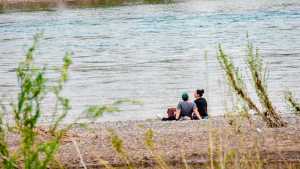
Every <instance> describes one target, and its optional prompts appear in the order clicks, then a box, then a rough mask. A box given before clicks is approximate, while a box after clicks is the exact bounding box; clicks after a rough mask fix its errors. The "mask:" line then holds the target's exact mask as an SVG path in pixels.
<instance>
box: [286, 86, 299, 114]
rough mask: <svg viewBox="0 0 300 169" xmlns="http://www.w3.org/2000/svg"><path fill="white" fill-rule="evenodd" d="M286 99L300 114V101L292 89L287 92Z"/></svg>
mask: <svg viewBox="0 0 300 169" xmlns="http://www.w3.org/2000/svg"><path fill="white" fill-rule="evenodd" d="M285 100H286V102H287V104H288V106H289V107H290V109H291V110H292V111H293V112H294V113H295V114H296V115H300V102H299V101H298V100H297V99H296V98H295V96H294V95H293V93H292V92H291V91H286V92H285Z"/></svg>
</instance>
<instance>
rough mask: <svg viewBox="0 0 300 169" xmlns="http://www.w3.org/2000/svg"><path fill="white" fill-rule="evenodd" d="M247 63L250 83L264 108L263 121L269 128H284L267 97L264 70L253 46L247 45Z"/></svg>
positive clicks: (277, 112) (284, 124) (283, 123)
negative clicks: (250, 78) (250, 77)
mask: <svg viewBox="0 0 300 169" xmlns="http://www.w3.org/2000/svg"><path fill="white" fill-rule="evenodd" d="M247 63H248V67H249V70H250V72H251V75H252V82H253V85H254V87H255V90H256V94H257V96H258V98H259V100H260V103H261V105H262V106H263V107H264V109H265V110H264V111H263V115H262V117H263V119H264V121H265V122H266V123H267V125H268V126H269V127H284V126H286V123H285V122H284V121H283V120H282V118H281V117H280V115H279V111H277V110H276V109H275V107H274V106H273V104H272V101H271V99H270V97H269V95H268V90H267V84H266V72H267V71H266V68H265V66H264V64H263V61H262V58H261V57H260V55H259V54H258V50H257V49H256V52H255V54H254V49H253V45H252V44H251V43H248V57H247Z"/></svg>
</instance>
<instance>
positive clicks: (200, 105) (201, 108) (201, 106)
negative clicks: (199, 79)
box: [194, 89, 208, 118]
mask: <svg viewBox="0 0 300 169" xmlns="http://www.w3.org/2000/svg"><path fill="white" fill-rule="evenodd" d="M203 94H204V90H203V89H202V90H196V91H195V98H196V99H195V101H194V102H195V104H196V106H197V109H198V112H199V114H200V116H201V118H208V113H207V102H206V99H205V98H203V97H202V96H203Z"/></svg>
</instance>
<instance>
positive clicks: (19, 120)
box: [0, 34, 72, 169]
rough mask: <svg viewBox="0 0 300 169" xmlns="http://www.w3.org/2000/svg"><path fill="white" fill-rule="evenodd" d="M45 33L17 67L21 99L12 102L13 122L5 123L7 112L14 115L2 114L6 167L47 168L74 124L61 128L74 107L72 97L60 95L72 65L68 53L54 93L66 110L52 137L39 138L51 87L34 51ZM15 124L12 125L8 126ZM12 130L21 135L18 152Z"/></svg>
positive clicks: (2, 142) (3, 157)
mask: <svg viewBox="0 0 300 169" xmlns="http://www.w3.org/2000/svg"><path fill="white" fill-rule="evenodd" d="M40 37H41V34H37V35H35V37H34V42H33V44H32V46H31V47H30V48H29V50H28V51H27V53H26V56H25V59H24V60H23V61H22V62H21V63H20V64H19V66H18V68H17V69H16V73H17V78H18V86H19V93H18V100H17V102H16V103H12V104H11V105H12V114H13V117H12V119H13V123H12V124H8V123H6V124H4V123H3V116H4V115H3V114H4V113H5V115H8V116H9V115H10V113H9V112H5V111H6V110H5V109H4V108H3V109H2V110H3V114H2V115H3V116H1V128H0V133H1V136H0V139H1V143H0V144H1V145H0V146H1V147H0V148H1V149H0V155H1V159H2V164H3V167H4V168H25V169H44V168H49V165H50V163H51V162H52V160H53V158H54V155H55V154H56V152H57V150H58V148H59V144H60V141H61V139H62V137H63V135H64V133H65V132H67V131H68V129H69V128H70V125H67V127H64V128H59V129H58V126H59V124H60V123H61V121H62V120H63V119H64V117H65V116H66V114H67V113H68V110H69V109H70V105H69V100H68V99H67V98H65V97H63V96H61V95H60V92H61V90H62V89H63V85H64V83H65V82H66V81H67V80H68V70H69V66H70V65H71V63H72V61H71V55H70V54H66V55H65V57H64V60H63V61H64V64H63V67H62V68H61V75H60V79H59V81H58V84H57V88H56V90H55V92H54V94H55V96H56V97H57V100H58V105H59V106H60V107H61V108H62V111H63V113H59V114H60V115H59V116H58V118H56V119H54V120H53V126H52V127H51V133H52V134H51V137H50V138H49V139H46V140H45V139H43V140H41V138H40V137H39V133H40V132H42V131H41V130H40V128H39V126H38V123H39V119H40V118H41V116H43V115H44V114H43V113H44V112H43V110H42V109H41V103H42V102H43V100H44V98H45V97H46V95H47V94H48V93H50V92H51V90H47V81H48V79H47V78H46V77H45V71H46V69H45V68H40V67H37V66H36V65H35V64H34V52H35V50H36V47H37V44H38V41H39V39H40ZM10 125H13V126H12V127H8V126H10ZM9 132H11V133H14V134H16V135H19V136H20V146H19V147H18V149H17V150H15V151H14V153H11V152H12V151H10V150H9V147H8V144H7V141H6V137H7V134H8V133H9Z"/></svg>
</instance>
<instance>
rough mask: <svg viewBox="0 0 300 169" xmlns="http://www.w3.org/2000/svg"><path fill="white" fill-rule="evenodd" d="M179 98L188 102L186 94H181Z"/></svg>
mask: <svg viewBox="0 0 300 169" xmlns="http://www.w3.org/2000/svg"><path fill="white" fill-rule="evenodd" d="M181 97H182V100H183V101H187V100H189V95H188V94H187V93H183V94H182V96H181Z"/></svg>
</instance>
